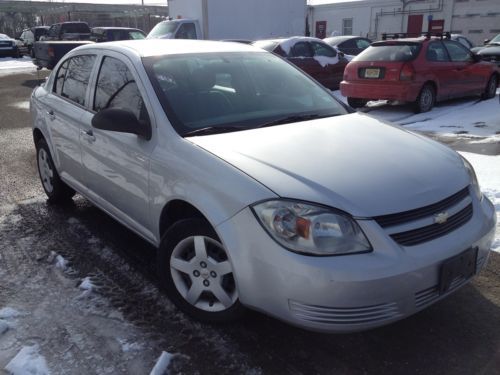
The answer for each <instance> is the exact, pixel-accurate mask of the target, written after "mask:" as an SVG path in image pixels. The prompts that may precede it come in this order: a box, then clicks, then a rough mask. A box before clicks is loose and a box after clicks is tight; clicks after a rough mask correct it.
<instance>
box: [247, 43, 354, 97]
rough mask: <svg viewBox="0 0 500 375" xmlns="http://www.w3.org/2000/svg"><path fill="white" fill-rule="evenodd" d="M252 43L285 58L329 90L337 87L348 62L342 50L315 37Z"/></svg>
mask: <svg viewBox="0 0 500 375" xmlns="http://www.w3.org/2000/svg"><path fill="white" fill-rule="evenodd" d="M252 44H253V45H254V46H256V47H259V48H262V49H265V50H266V51H269V52H273V53H275V54H277V55H279V56H281V57H283V58H285V59H286V60H288V61H290V62H291V63H292V64H294V65H296V66H298V67H299V68H300V69H302V70H303V71H304V72H306V73H307V74H309V75H310V76H311V77H313V78H314V79H316V81H318V82H319V83H321V84H322V85H323V86H325V87H327V88H329V89H330V90H336V89H338V88H339V83H340V81H342V75H343V73H344V68H345V66H346V65H347V63H348V61H347V59H346V58H345V57H344V54H343V53H342V52H337V50H336V49H335V48H333V47H330V46H329V45H328V44H326V43H325V42H323V41H322V40H321V39H317V38H308V37H292V38H288V39H274V40H258V41H256V42H253V43H252Z"/></svg>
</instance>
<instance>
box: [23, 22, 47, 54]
mask: <svg viewBox="0 0 500 375" xmlns="http://www.w3.org/2000/svg"><path fill="white" fill-rule="evenodd" d="M48 30H49V26H35V27H32V28H30V29H24V30H23V32H22V33H21V35H20V36H19V40H20V41H21V46H20V48H19V49H20V52H21V54H22V55H32V50H33V45H34V44H35V42H37V41H39V40H40V37H42V36H43V35H46V34H47V32H48Z"/></svg>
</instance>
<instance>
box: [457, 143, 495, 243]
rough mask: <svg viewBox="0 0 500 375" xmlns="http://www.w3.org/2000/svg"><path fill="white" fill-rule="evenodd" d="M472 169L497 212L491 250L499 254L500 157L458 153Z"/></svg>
mask: <svg viewBox="0 0 500 375" xmlns="http://www.w3.org/2000/svg"><path fill="white" fill-rule="evenodd" d="M460 154H461V155H462V156H463V157H464V158H466V159H467V160H468V161H469V162H470V163H471V164H472V166H473V167H474V170H475V171H476V175H477V179H478V180H479V186H480V187H481V190H482V191H483V193H484V194H485V195H486V196H487V197H488V198H489V199H490V200H491V201H492V202H493V205H494V206H495V209H496V212H497V233H496V236H495V240H494V241H493V245H492V250H493V251H496V252H500V155H496V156H489V155H479V154H471V153H468V152H460Z"/></svg>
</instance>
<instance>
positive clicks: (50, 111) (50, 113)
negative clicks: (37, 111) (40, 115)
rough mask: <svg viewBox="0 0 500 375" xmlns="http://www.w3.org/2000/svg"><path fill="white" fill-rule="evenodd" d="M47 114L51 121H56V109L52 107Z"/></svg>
mask: <svg viewBox="0 0 500 375" xmlns="http://www.w3.org/2000/svg"><path fill="white" fill-rule="evenodd" d="M47 115H48V116H49V119H50V120H51V121H54V120H55V119H56V115H55V113H54V111H53V110H52V109H51V110H49V111H47Z"/></svg>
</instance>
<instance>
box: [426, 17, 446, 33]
mask: <svg viewBox="0 0 500 375" xmlns="http://www.w3.org/2000/svg"><path fill="white" fill-rule="evenodd" d="M428 31H429V32H430V33H442V32H443V31H444V20H431V21H429V30H428Z"/></svg>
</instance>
